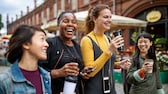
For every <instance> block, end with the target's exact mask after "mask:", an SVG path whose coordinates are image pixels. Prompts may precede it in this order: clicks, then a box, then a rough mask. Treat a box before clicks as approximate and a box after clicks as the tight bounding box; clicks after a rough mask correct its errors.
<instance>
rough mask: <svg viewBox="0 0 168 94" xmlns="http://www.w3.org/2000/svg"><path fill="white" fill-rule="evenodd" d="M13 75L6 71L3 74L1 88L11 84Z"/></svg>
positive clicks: (0, 77)
mask: <svg viewBox="0 0 168 94" xmlns="http://www.w3.org/2000/svg"><path fill="white" fill-rule="evenodd" d="M10 75H11V73H10V72H9V71H5V72H3V73H1V74H0V83H1V84H0V86H2V87H3V86H6V85H9V84H11V82H12V79H11V77H10Z"/></svg>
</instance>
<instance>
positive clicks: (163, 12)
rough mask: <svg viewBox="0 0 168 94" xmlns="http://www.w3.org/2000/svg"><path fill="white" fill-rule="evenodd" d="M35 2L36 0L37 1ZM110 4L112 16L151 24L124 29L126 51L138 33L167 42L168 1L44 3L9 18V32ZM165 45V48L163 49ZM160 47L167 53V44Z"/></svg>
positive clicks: (52, 0) (54, 0)
mask: <svg viewBox="0 0 168 94" xmlns="http://www.w3.org/2000/svg"><path fill="white" fill-rule="evenodd" d="M35 3H36V0H35ZM98 3H100V4H107V5H109V6H110V7H111V8H112V13H113V14H116V15H121V16H126V17H131V18H136V19H141V20H144V21H147V22H148V25H147V27H145V28H133V29H124V30H123V31H124V32H123V36H124V38H125V40H126V41H125V49H127V48H129V46H130V45H133V40H132V38H131V37H132V34H134V33H135V32H142V31H144V30H146V31H147V32H149V33H151V34H153V35H154V38H155V39H158V38H165V39H168V0H44V3H42V4H41V5H40V6H38V7H36V4H35V9H34V10H32V11H29V8H27V14H26V15H23V14H22V12H21V13H20V15H21V17H20V18H17V16H16V20H15V21H13V20H12V21H10V20H9V19H10V17H9V16H7V33H8V34H12V33H13V32H14V30H15V28H16V27H17V26H18V25H20V24H30V25H35V26H44V25H47V24H49V23H50V22H52V21H55V20H56V18H57V16H58V14H59V13H60V12H61V11H64V10H73V11H74V12H79V11H85V10H88V9H89V8H90V7H91V6H94V5H96V4H98ZM46 30H48V31H49V32H53V31H54V32H56V27H55V26H54V25H53V26H52V25H50V26H48V27H47V29H46ZM83 35H84V33H83V32H78V33H77V37H78V40H79V41H80V39H81V37H82V36H83ZM162 46H163V47H162ZM158 48H159V49H161V48H163V49H162V50H167V44H166V45H158Z"/></svg>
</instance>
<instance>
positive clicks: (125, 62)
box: [119, 59, 131, 70]
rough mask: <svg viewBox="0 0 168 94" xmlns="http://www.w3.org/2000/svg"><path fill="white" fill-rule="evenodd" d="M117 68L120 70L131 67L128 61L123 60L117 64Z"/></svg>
mask: <svg viewBox="0 0 168 94" xmlns="http://www.w3.org/2000/svg"><path fill="white" fill-rule="evenodd" d="M119 66H120V67H121V68H122V69H125V70H127V69H129V68H130V66H131V62H130V59H124V60H121V61H120V62H119Z"/></svg>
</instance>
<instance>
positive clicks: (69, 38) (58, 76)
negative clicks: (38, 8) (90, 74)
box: [41, 11, 87, 94]
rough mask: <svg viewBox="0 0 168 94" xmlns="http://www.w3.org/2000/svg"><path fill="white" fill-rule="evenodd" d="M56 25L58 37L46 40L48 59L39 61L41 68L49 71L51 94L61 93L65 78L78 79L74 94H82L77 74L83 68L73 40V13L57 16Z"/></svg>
mask: <svg viewBox="0 0 168 94" xmlns="http://www.w3.org/2000/svg"><path fill="white" fill-rule="evenodd" d="M57 25H58V30H59V33H60V35H59V36H56V37H53V38H49V39H47V42H48V43H49V48H48V50H47V54H48V55H47V56H48V58H47V60H46V61H41V66H42V67H44V68H45V69H46V70H48V71H50V74H51V77H52V93H53V94H60V93H62V92H63V87H64V81H65V78H66V77H67V76H76V77H78V79H77V80H78V81H77V86H76V89H75V93H76V94H82V92H83V91H82V83H81V81H82V79H81V78H82V77H80V76H79V72H80V71H81V70H82V68H83V60H82V56H81V52H80V46H79V44H78V43H76V42H75V41H74V40H73V37H74V34H75V32H76V31H77V20H76V17H75V15H74V14H73V12H71V11H64V12H62V13H61V14H60V15H59V16H58V20H57ZM86 70H87V68H86ZM82 76H83V77H85V76H86V77H87V74H82Z"/></svg>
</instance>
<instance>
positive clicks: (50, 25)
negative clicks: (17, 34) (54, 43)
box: [41, 20, 57, 31]
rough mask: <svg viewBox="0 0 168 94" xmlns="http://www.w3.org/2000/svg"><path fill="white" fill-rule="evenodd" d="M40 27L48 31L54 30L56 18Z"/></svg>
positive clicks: (55, 28)
mask: <svg viewBox="0 0 168 94" xmlns="http://www.w3.org/2000/svg"><path fill="white" fill-rule="evenodd" d="M41 28H42V29H44V30H48V31H56V30H57V20H53V21H50V22H48V23H47V24H44V25H42V26H41Z"/></svg>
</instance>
